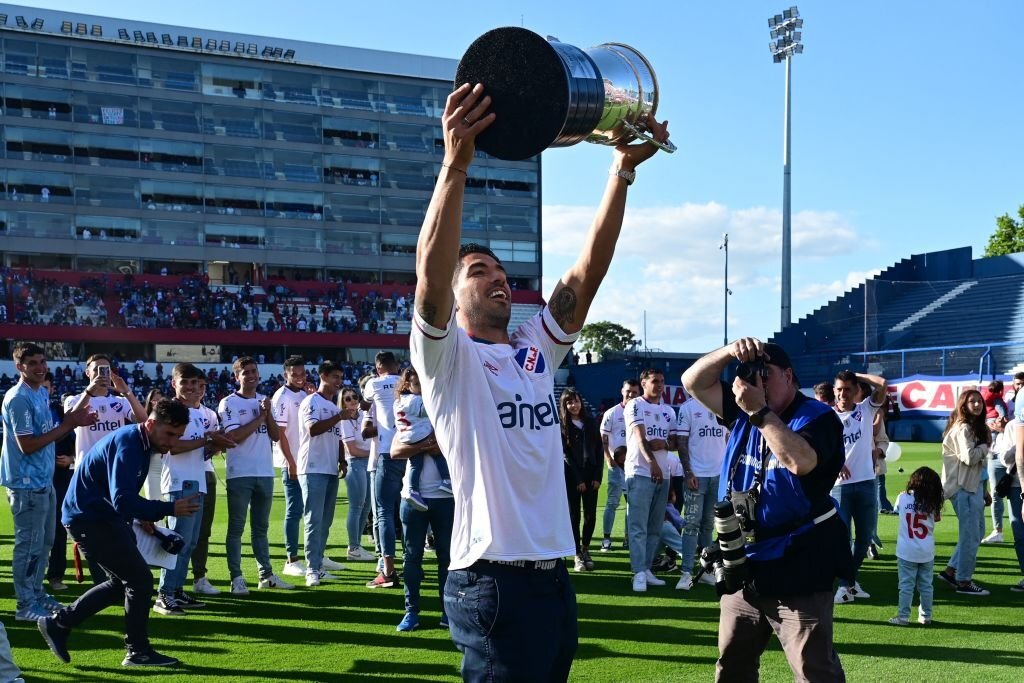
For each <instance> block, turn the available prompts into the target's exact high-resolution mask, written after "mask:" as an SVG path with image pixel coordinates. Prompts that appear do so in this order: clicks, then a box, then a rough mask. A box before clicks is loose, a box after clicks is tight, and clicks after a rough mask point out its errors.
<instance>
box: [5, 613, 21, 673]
mask: <svg viewBox="0 0 1024 683" xmlns="http://www.w3.org/2000/svg"><path fill="white" fill-rule="evenodd" d="M19 676H21V669H19V668H18V665H17V664H15V663H14V655H12V654H11V641H10V640H8V638H7V630H6V629H4V625H3V624H0V677H2V678H0V680H4V681H13V680H14V679H16V678H18V677H19Z"/></svg>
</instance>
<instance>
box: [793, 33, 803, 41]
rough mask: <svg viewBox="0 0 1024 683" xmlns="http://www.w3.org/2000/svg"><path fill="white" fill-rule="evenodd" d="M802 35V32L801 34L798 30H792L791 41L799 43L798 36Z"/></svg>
mask: <svg viewBox="0 0 1024 683" xmlns="http://www.w3.org/2000/svg"><path fill="white" fill-rule="evenodd" d="M802 35H803V34H802V33H800V31H793V42H794V43H799V42H800V37H801V36H802Z"/></svg>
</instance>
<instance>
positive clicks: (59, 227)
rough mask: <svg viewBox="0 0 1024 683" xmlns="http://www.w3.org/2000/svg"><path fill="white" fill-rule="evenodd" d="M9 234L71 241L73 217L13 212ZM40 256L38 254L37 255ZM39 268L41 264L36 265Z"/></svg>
mask: <svg viewBox="0 0 1024 683" xmlns="http://www.w3.org/2000/svg"><path fill="white" fill-rule="evenodd" d="M10 218H11V222H10V224H9V225H8V226H7V233H8V234H10V235H20V236H25V237H50V238H57V239H71V216H70V215H68V214H66V213H30V212H28V211H18V212H11V214H10ZM37 256H38V254H37ZM35 265H36V267H39V264H38V263H37V264H35Z"/></svg>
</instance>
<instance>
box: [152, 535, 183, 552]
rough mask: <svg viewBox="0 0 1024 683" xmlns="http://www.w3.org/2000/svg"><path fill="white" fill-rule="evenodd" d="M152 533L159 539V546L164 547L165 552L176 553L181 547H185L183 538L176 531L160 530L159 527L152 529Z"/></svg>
mask: <svg viewBox="0 0 1024 683" xmlns="http://www.w3.org/2000/svg"><path fill="white" fill-rule="evenodd" d="M153 535H154V536H156V537H157V539H159V541H160V547H161V548H163V549H164V552H165V553H169V554H171V555H177V554H178V553H180V552H181V550H182V548H184V547H185V539H184V537H182V535H181V534H179V533H178V532H176V531H171V530H170V529H168V530H167V531H161V530H160V529H154V530H153Z"/></svg>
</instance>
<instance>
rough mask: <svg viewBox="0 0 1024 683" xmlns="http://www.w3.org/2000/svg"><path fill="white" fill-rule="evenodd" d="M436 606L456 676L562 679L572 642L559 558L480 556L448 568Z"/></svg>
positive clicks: (572, 615)
mask: <svg viewBox="0 0 1024 683" xmlns="http://www.w3.org/2000/svg"><path fill="white" fill-rule="evenodd" d="M444 611H445V613H446V614H447V615H448V619H449V620H450V622H451V634H452V641H453V642H454V643H455V647H457V648H458V649H459V651H460V652H462V680H463V681H467V682H472V683H477V682H478V681H479V682H481V683H483V682H484V681H486V682H487V683H490V682H492V681H538V682H539V681H565V680H568V678H569V670H570V669H571V668H572V659H573V655H575V653H576V648H577V647H578V642H579V631H578V627H577V624H576V593H575V592H574V591H573V588H572V583H570V581H569V574H568V572H567V571H566V569H565V563H564V562H562V561H561V559H559V560H558V562H557V564H556V565H555V567H554V569H548V570H538V569H526V568H521V567H510V566H507V565H501V564H494V563H491V562H486V561H480V562H477V563H475V564H473V565H471V566H470V567H468V568H466V569H453V570H451V571H449V572H448V580H447V581H446V582H445V586H444Z"/></svg>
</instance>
